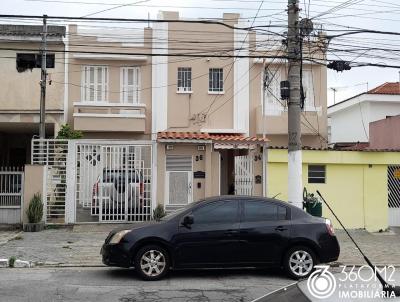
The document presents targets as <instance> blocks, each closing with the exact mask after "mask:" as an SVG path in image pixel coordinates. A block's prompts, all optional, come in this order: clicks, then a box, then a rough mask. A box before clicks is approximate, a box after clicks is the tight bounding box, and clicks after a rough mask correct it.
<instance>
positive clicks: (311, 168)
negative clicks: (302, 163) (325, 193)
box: [308, 165, 326, 184]
mask: <svg viewBox="0 0 400 302" xmlns="http://www.w3.org/2000/svg"><path fill="white" fill-rule="evenodd" d="M308 183H309V184H324V183H326V166H325V165H308Z"/></svg>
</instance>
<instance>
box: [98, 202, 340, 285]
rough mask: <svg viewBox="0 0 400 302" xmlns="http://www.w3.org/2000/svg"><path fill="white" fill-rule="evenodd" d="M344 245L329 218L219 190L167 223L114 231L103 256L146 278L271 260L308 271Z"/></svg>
mask: <svg viewBox="0 0 400 302" xmlns="http://www.w3.org/2000/svg"><path fill="white" fill-rule="evenodd" d="M339 250H340V249H339V244H338V241H337V239H336V236H335V235H334V230H333V226H332V224H331V222H330V221H329V220H328V219H325V218H320V217H313V216H311V215H309V214H308V213H306V212H304V211H303V210H301V209H299V208H297V207H294V206H292V205H290V204H288V203H285V202H281V201H278V200H276V199H267V198H261V197H249V196H218V197H213V198H207V199H205V200H203V201H199V202H195V203H192V204H189V205H188V206H186V207H185V208H183V209H180V210H178V211H176V212H174V213H172V214H170V215H168V216H166V217H164V218H163V219H162V221H160V222H150V223H142V224H134V225H133V227H132V228H131V229H123V230H121V229H120V230H114V231H112V232H111V233H110V234H109V235H108V237H107V238H106V240H105V243H104V245H103V247H102V249H101V254H102V258H103V263H104V264H106V265H109V266H119V267H134V268H135V269H136V271H137V272H138V274H139V275H140V276H141V277H142V278H143V279H145V280H157V279H160V278H162V277H163V276H165V274H166V273H167V272H168V271H169V270H170V269H188V268H215V267H271V266H275V267H276V266H278V267H282V268H284V269H285V270H286V272H287V273H288V275H289V276H290V277H292V278H305V277H307V276H308V275H309V274H310V273H311V272H312V270H313V267H314V265H315V264H316V263H319V262H322V263H326V262H331V261H335V260H337V259H338V257H339Z"/></svg>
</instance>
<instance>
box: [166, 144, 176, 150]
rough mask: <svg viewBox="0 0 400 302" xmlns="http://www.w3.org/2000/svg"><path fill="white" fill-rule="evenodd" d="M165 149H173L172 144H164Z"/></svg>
mask: <svg viewBox="0 0 400 302" xmlns="http://www.w3.org/2000/svg"><path fill="white" fill-rule="evenodd" d="M165 149H166V150H167V151H171V150H174V145H166V146H165Z"/></svg>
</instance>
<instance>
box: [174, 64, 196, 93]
mask: <svg viewBox="0 0 400 302" xmlns="http://www.w3.org/2000/svg"><path fill="white" fill-rule="evenodd" d="M177 90H178V92H191V91H192V68H191V67H179V68H178V88H177Z"/></svg>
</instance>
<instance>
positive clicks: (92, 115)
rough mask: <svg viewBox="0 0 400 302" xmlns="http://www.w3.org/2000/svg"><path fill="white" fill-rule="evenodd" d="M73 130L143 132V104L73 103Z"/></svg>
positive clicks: (144, 106)
mask: <svg viewBox="0 0 400 302" xmlns="http://www.w3.org/2000/svg"><path fill="white" fill-rule="evenodd" d="M73 116H74V128H75V129H76V130H81V131H91V132H97V131H98V132H109V131H110V132H113V131H121V132H144V131H145V120H146V105H145V104H125V103H108V102H75V103H74V115H73Z"/></svg>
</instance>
